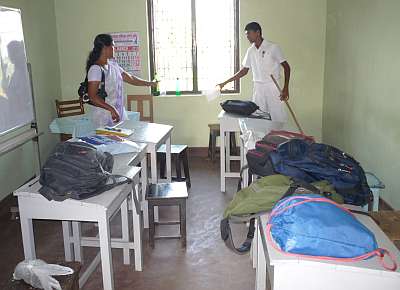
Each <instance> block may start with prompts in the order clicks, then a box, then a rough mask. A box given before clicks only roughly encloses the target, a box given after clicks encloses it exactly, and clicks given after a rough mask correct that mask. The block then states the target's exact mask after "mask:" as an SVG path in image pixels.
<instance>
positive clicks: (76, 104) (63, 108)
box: [56, 100, 85, 118]
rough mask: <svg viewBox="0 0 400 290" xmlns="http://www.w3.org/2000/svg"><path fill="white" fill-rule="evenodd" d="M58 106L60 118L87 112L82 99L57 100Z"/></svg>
mask: <svg viewBox="0 0 400 290" xmlns="http://www.w3.org/2000/svg"><path fill="white" fill-rule="evenodd" d="M56 108H57V116H58V117H59V118H62V117H68V116H75V115H82V114H85V109H84V107H83V103H82V101H81V100H71V101H59V100H56Z"/></svg>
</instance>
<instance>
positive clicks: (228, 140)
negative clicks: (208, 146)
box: [225, 132, 231, 172]
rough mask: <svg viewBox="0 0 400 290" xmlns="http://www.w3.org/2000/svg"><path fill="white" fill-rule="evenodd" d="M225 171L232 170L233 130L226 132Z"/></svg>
mask: <svg viewBox="0 0 400 290" xmlns="http://www.w3.org/2000/svg"><path fill="white" fill-rule="evenodd" d="M225 152H226V156H225V163H226V165H225V166H226V168H225V172H231V132H226V134H225Z"/></svg>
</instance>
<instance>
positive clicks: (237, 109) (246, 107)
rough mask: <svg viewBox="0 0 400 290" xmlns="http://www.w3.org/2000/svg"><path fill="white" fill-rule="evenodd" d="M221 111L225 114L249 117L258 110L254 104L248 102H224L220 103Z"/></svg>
mask: <svg viewBox="0 0 400 290" xmlns="http://www.w3.org/2000/svg"><path fill="white" fill-rule="evenodd" d="M221 107H222V109H223V110H224V111H225V112H227V113H232V114H237V115H242V116H250V115H251V114H253V113H254V112H255V111H257V110H258V109H260V107H259V106H257V105H256V104H255V103H253V102H250V101H240V100H226V101H225V102H223V103H221Z"/></svg>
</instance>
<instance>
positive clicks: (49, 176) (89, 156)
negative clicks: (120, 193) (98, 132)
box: [39, 142, 131, 201]
mask: <svg viewBox="0 0 400 290" xmlns="http://www.w3.org/2000/svg"><path fill="white" fill-rule="evenodd" d="M113 164H114V159H113V156H112V155H111V154H110V153H108V152H101V151H97V150H96V148H95V147H94V146H92V145H89V144H87V143H84V142H62V143H58V144H57V146H56V148H55V150H54V152H53V153H52V154H51V155H50V156H49V158H48V159H47V161H46V163H45V164H44V166H43V168H42V169H41V173H40V179H39V182H40V184H41V185H42V187H41V188H40V190H39V192H40V193H41V194H42V195H43V196H44V197H46V198H47V199H49V200H57V201H62V200H65V199H67V198H73V199H85V198H88V197H91V196H95V195H98V194H100V193H103V192H105V191H107V190H110V189H111V188H113V187H115V186H117V185H120V184H123V183H130V182H131V180H130V179H129V178H127V177H125V176H120V175H112V174H111V172H112V168H113Z"/></svg>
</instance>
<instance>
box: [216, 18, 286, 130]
mask: <svg viewBox="0 0 400 290" xmlns="http://www.w3.org/2000/svg"><path fill="white" fill-rule="evenodd" d="M245 33H246V36H247V39H248V40H249V41H250V43H251V44H252V45H251V46H250V47H249V48H248V49H247V52H246V55H245V56H244V59H243V62H242V66H243V67H242V69H241V70H240V71H238V72H237V73H236V74H235V75H234V76H233V77H231V78H230V79H228V80H226V81H225V82H223V83H221V84H219V86H220V88H221V89H222V88H223V87H224V86H225V85H226V84H227V83H230V82H232V81H236V80H239V79H240V78H242V77H244V76H245V75H247V73H248V72H249V69H251V70H252V73H253V82H254V90H253V102H254V103H256V104H257V105H258V106H259V107H260V109H261V110H262V111H265V112H269V113H270V115H271V119H272V121H274V122H279V123H281V124H280V126H279V127H280V128H276V129H281V128H282V127H283V126H284V124H285V123H286V122H287V114H286V111H285V108H284V103H283V102H284V101H287V100H288V99H289V79H290V66H289V64H288V62H287V61H286V59H285V57H284V56H283V53H282V50H281V48H280V47H279V45H278V44H276V43H273V42H271V41H268V40H266V39H264V38H263V37H262V30H261V26H260V24H258V23H257V22H251V23H249V24H247V25H246V27H245ZM281 66H282V67H283V70H284V75H285V83H284V87H283V89H282V93H281V92H280V91H279V89H278V88H277V87H276V85H275V84H274V82H273V80H272V78H271V75H273V76H274V78H275V79H276V80H278V81H279V79H280V68H281Z"/></svg>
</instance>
